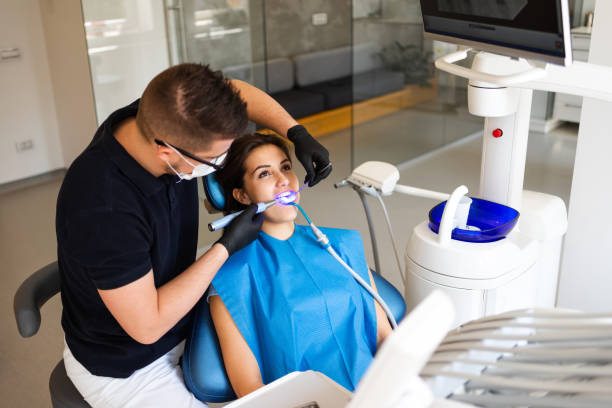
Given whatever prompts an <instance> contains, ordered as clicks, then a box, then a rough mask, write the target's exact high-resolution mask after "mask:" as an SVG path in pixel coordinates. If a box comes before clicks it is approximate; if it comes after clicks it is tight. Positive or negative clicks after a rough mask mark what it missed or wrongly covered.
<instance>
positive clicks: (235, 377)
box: [210, 296, 264, 397]
mask: <svg viewBox="0 0 612 408" xmlns="http://www.w3.org/2000/svg"><path fill="white" fill-rule="evenodd" d="M210 314H211V316H212V319H213V323H214V324H215V330H216V331H217V337H218V338H219V344H220V346H221V354H222V355H223V364H224V365H225V371H226V372H227V376H228V377H229V380H230V383H231V384H232V388H233V389H234V392H235V393H236V395H237V396H238V397H243V396H245V395H247V394H249V393H251V392H253V391H255V390H256V389H258V388H260V387H263V385H264V384H263V381H262V379H261V373H260V371H259V364H257V359H256V358H255V356H254V355H253V352H252V351H251V348H250V347H249V345H248V344H247V342H246V341H245V340H244V337H242V334H241V333H240V330H238V327H237V326H236V323H234V319H232V316H231V315H230V313H229V311H228V310H227V308H226V307H225V304H224V303H223V301H222V300H221V297H220V296H212V297H211V298H210Z"/></svg>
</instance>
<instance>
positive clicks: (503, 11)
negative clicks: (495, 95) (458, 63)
mask: <svg viewBox="0 0 612 408" xmlns="http://www.w3.org/2000/svg"><path fill="white" fill-rule="evenodd" d="M421 10H422V12H423V23H424V28H425V37H427V38H432V39H435V40H440V41H445V42H451V43H454V44H459V45H466V46H469V47H472V48H474V49H478V50H481V51H489V52H492V53H496V54H502V55H508V56H513V57H523V58H529V59H538V60H543V61H546V62H552V63H555V64H560V65H570V64H571V63H572V48H571V39H570V38H571V37H570V25H569V21H570V19H569V6H568V1H567V0H421Z"/></svg>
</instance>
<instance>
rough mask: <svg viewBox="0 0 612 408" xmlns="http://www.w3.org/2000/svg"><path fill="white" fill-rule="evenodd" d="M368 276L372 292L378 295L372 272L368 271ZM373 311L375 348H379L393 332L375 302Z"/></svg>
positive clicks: (380, 308)
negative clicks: (374, 313) (374, 314)
mask: <svg viewBox="0 0 612 408" xmlns="http://www.w3.org/2000/svg"><path fill="white" fill-rule="evenodd" d="M368 275H369V276H370V286H372V289H374V291H375V292H376V293H378V289H376V283H375V282H374V277H373V276H372V272H370V271H368ZM374 310H376V348H378V347H380V344H381V343H382V342H383V341H384V340H385V339H386V338H387V336H388V335H389V334H390V333H391V332H392V331H393V329H391V324H390V323H389V320H388V319H387V315H386V314H385V311H384V310H383V308H382V307H381V306H380V305H379V304H378V302H377V301H376V300H374Z"/></svg>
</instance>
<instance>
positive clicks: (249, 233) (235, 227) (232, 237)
mask: <svg viewBox="0 0 612 408" xmlns="http://www.w3.org/2000/svg"><path fill="white" fill-rule="evenodd" d="M256 211H257V204H252V205H250V206H249V207H248V208H247V209H246V210H244V212H243V213H242V214H240V215H239V216H237V217H236V218H234V219H233V220H232V222H230V223H229V224H228V225H227V227H225V228H224V229H223V235H222V236H221V238H219V240H218V241H217V243H219V244H221V245H223V246H224V247H225V249H227V252H228V253H229V254H230V256H231V255H232V254H233V253H234V252H236V251H238V250H240V249H242V248H244V247H245V246H247V245H248V244H250V243H251V242H253V241H254V240H255V238H257V234H259V230H261V224H262V223H263V219H264V217H263V214H261V213H260V214H256Z"/></svg>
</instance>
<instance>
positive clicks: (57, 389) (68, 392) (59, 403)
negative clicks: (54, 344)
mask: <svg viewBox="0 0 612 408" xmlns="http://www.w3.org/2000/svg"><path fill="white" fill-rule="evenodd" d="M49 392H50V393H51V405H53V408H91V406H90V405H89V404H88V403H87V402H86V401H85V400H84V399H83V397H82V396H81V394H79V391H78V390H77V389H76V387H75V386H74V384H73V383H72V381H71V380H70V378H68V374H66V367H65V366H64V360H63V359H62V360H60V362H59V363H57V365H56V366H55V368H54V369H53V371H52V372H51V377H49Z"/></svg>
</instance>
